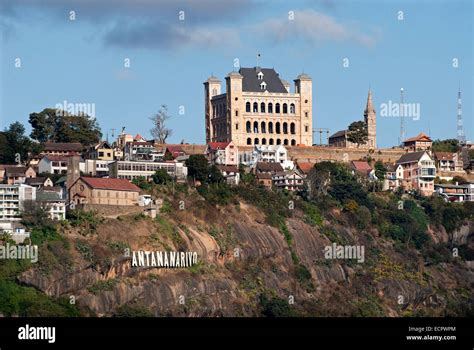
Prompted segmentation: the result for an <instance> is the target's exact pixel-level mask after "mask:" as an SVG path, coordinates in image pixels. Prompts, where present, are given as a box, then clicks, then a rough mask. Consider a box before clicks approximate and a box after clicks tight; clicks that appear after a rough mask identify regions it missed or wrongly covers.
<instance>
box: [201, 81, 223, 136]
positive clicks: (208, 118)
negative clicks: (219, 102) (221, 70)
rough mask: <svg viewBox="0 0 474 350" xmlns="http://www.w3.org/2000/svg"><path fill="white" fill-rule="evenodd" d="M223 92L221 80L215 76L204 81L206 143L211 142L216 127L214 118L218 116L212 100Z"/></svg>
mask: <svg viewBox="0 0 474 350" xmlns="http://www.w3.org/2000/svg"><path fill="white" fill-rule="evenodd" d="M220 93H221V81H220V80H219V79H218V78H216V77H215V76H211V77H209V79H207V80H206V81H205V82H204V108H205V123H206V143H208V142H211V141H212V138H213V136H215V135H214V128H213V124H212V119H213V118H214V117H215V116H216V115H215V114H216V111H215V110H214V109H213V106H212V103H211V100H212V98H213V97H214V96H216V95H220Z"/></svg>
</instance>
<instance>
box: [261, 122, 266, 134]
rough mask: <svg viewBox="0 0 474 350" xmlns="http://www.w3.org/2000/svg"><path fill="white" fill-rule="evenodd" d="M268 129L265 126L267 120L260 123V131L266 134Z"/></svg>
mask: <svg viewBox="0 0 474 350" xmlns="http://www.w3.org/2000/svg"><path fill="white" fill-rule="evenodd" d="M266 129H267V128H266V127H265V122H261V123H260V132H261V133H262V134H265V133H266V132H267V130H266Z"/></svg>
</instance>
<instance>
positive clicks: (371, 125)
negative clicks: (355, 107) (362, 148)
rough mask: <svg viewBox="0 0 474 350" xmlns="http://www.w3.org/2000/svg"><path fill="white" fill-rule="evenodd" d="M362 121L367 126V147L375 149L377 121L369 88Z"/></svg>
mask: <svg viewBox="0 0 474 350" xmlns="http://www.w3.org/2000/svg"><path fill="white" fill-rule="evenodd" d="M364 120H365V124H366V125H367V132H368V140H367V145H368V146H369V148H376V147H377V120H376V114H375V109H374V103H373V101H372V90H371V89H370V88H369V93H368V95H367V104H366V106H365V110H364Z"/></svg>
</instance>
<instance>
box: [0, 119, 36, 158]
mask: <svg viewBox="0 0 474 350" xmlns="http://www.w3.org/2000/svg"><path fill="white" fill-rule="evenodd" d="M30 151H31V152H33V153H38V146H37V145H34V144H33V143H32V142H31V140H30V139H29V138H28V136H26V135H25V127H24V126H23V125H22V124H21V123H20V122H15V123H12V124H10V126H9V127H8V129H5V130H4V131H3V132H0V163H2V164H14V163H18V160H19V161H20V162H21V163H25V162H26V160H27V158H28V154H29V152H30ZM17 155H19V158H18V157H17Z"/></svg>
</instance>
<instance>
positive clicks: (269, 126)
mask: <svg viewBox="0 0 474 350" xmlns="http://www.w3.org/2000/svg"><path fill="white" fill-rule="evenodd" d="M268 132H269V133H270V134H273V123H272V122H269V123H268Z"/></svg>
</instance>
